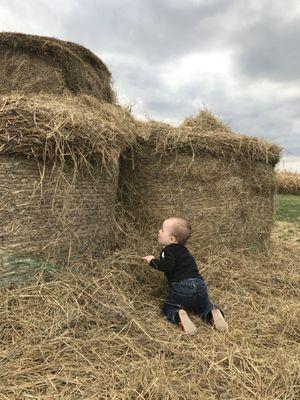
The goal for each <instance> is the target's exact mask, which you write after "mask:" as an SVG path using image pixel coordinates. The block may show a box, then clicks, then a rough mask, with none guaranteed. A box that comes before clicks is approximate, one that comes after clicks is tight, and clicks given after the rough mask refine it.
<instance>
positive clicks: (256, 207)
mask: <svg viewBox="0 0 300 400" xmlns="http://www.w3.org/2000/svg"><path fill="white" fill-rule="evenodd" d="M140 136H141V138H140V143H139V147H136V148H135V151H134V153H132V152H130V153H129V152H128V154H127V156H126V158H124V160H123V172H122V179H123V183H122V185H121V198H122V201H123V202H124V204H125V208H126V210H127V211H128V214H129V215H130V217H131V218H132V220H133V221H134V222H135V223H137V224H138V225H139V227H140V229H143V231H144V232H148V233H149V234H150V236H149V237H151V235H153V236H152V237H153V238H154V235H155V233H156V231H157V229H158V227H159V226H160V225H161V223H162V221H163V220H164V219H165V218H167V217H169V216H183V217H186V218H187V219H188V220H189V221H190V222H191V224H192V227H193V244H194V243H201V246H202V249H203V251H206V250H209V249H212V248H214V249H215V248H216V247H219V248H222V247H224V246H225V247H229V248H238V247H253V246H254V247H257V246H258V247H260V248H265V247H267V245H268V242H269V238H270V229H271V226H272V221H273V212H274V192H275V187H276V182H275V174H274V165H275V164H276V163H277V161H278V159H279V152H280V149H279V148H278V147H277V146H275V145H270V144H268V143H266V142H264V141H262V140H258V139H257V138H254V137H247V136H242V135H237V134H234V133H233V132H231V131H230V129H229V128H228V127H227V126H224V125H222V123H221V122H220V121H219V120H217V119H216V118H215V117H214V116H213V115H212V114H211V113H209V112H207V111H202V112H201V113H200V114H199V115H198V117H196V118H194V119H188V120H186V121H185V122H184V123H183V124H182V125H181V126H179V127H178V128H173V127H171V126H170V125H168V124H162V123H158V122H149V123H140Z"/></svg>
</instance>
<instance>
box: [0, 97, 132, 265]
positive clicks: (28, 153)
mask: <svg viewBox="0 0 300 400" xmlns="http://www.w3.org/2000/svg"><path fill="white" fill-rule="evenodd" d="M134 129H135V125H134V121H133V119H132V117H131V116H130V114H129V112H128V111H127V110H126V109H123V108H121V107H119V106H115V105H111V104H108V103H105V102H100V101H98V100H96V99H93V98H90V97H88V96H81V97H69V98H68V97H64V98H62V97H55V96H53V95H43V96H20V95H19V94H11V95H10V96H6V97H1V98H0V176H1V179H0V193H1V194H0V197H1V201H0V208H1V219H0V234H1V241H0V256H1V254H5V255H9V254H13V255H15V256H18V257H20V256H23V257H27V256H30V257H33V258H35V257H41V259H43V260H45V259H48V260H50V261H51V262H63V263H64V264H66V263H68V261H70V260H73V261H74V260H78V259H79V256H81V255H85V256H86V257H87V256H88V254H92V253H99V254H102V252H105V250H106V249H111V248H112V246H115V244H116V240H117V238H116V236H117V234H116V223H115V206H116V202H117V198H116V194H117V185H118V174H119V156H120V152H121V151H122V150H123V149H124V148H125V147H130V145H131V144H132V142H133V141H134V138H135V135H134Z"/></svg>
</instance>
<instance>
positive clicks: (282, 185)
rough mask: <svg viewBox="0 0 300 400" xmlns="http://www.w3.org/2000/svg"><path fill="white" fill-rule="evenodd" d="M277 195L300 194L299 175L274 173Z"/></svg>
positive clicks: (281, 172) (283, 172) (284, 172)
mask: <svg viewBox="0 0 300 400" xmlns="http://www.w3.org/2000/svg"><path fill="white" fill-rule="evenodd" d="M276 179H277V190H278V193H284V194H300V174H298V173H296V172H289V171H278V172H277V173H276Z"/></svg>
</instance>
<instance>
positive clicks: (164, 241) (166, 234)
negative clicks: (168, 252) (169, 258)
mask: <svg viewBox="0 0 300 400" xmlns="http://www.w3.org/2000/svg"><path fill="white" fill-rule="evenodd" d="M172 226H173V221H172V220H170V219H166V220H165V221H164V222H163V224H162V227H161V228H160V230H159V231H158V243H159V244H161V245H162V246H168V244H171V243H176V239H175V237H174V236H173V235H172Z"/></svg>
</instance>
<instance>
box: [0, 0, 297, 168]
mask: <svg viewBox="0 0 300 400" xmlns="http://www.w3.org/2000/svg"><path fill="white" fill-rule="evenodd" d="M0 30H1V31H15V32H24V33H31V34H38V35H47V36H55V37H57V38H59V39H64V40H70V41H74V42H77V43H80V44H82V45H84V46H86V47H88V48H89V49H91V50H92V51H93V52H94V53H96V54H97V55H98V56H99V57H100V58H101V59H102V60H103V61H104V62H105V63H106V65H107V66H108V68H109V69H110V71H111V72H112V75H113V81H114V87H115V90H116V91H117V93H118V96H119V99H120V101H121V102H123V103H126V104H131V105H133V112H134V113H135V115H137V116H140V117H144V118H145V117H146V118H152V119H157V120H164V121H167V122H170V123H172V124H175V125H176V124H178V123H180V122H181V121H182V120H183V119H184V118H186V117H188V116H191V115H195V114H196V113H197V111H198V110H199V109H201V108H203V107H206V108H208V109H209V110H210V111H212V112H213V113H214V114H215V115H216V116H218V117H219V118H220V119H221V120H222V121H224V122H226V123H229V124H230V126H231V127H232V128H233V129H235V130H236V131H238V132H240V133H243V134H249V135H255V136H258V137H262V138H265V139H267V140H269V141H272V142H275V143H278V144H279V145H281V146H282V147H283V148H284V155H285V157H284V158H283V161H282V162H281V165H280V167H281V168H282V167H284V168H286V169H289V170H292V171H298V172H300V2H299V0H247V1H246V0H81V1H80V0H61V1H59V0H26V1H24V0H0Z"/></svg>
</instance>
